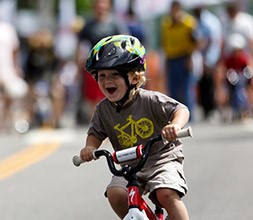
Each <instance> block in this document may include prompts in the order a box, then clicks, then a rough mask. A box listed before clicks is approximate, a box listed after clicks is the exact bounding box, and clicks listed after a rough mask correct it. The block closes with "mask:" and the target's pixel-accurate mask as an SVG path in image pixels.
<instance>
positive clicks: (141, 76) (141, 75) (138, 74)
mask: <svg viewBox="0 0 253 220" xmlns="http://www.w3.org/2000/svg"><path fill="white" fill-rule="evenodd" d="M129 74H132V75H133V76H136V77H138V78H139V82H138V83H137V85H136V89H138V88H140V87H141V86H142V85H145V83H146V81H147V79H146V76H145V72H144V71H131V72H129Z"/></svg>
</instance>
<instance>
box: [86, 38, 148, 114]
mask: <svg viewBox="0 0 253 220" xmlns="http://www.w3.org/2000/svg"><path fill="white" fill-rule="evenodd" d="M101 69H115V70H117V71H118V72H119V73H120V74H121V76H122V77H123V78H124V80H125V82H126V84H127V87H128V89H127V91H126V94H125V95H124V97H123V98H122V99H121V100H119V101H117V102H116V105H117V112H120V110H121V108H122V106H123V105H124V103H125V102H126V101H127V100H128V98H129V94H130V91H131V90H132V89H135V88H136V85H131V84H130V82H129V80H128V72H130V71H145V70H146V51H145V48H144V46H143V45H142V44H141V43H140V41H139V40H138V39H137V38H136V37H133V36H130V35H114V36H109V37H106V38H103V39H102V40H100V41H99V42H98V43H97V44H96V45H95V46H94V47H93V48H92V50H91V51H90V53H89V55H88V59H87V62H86V70H87V71H88V72H89V73H91V74H92V75H94V77H95V79H96V80H97V71H98V70H101Z"/></svg>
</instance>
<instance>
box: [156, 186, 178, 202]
mask: <svg viewBox="0 0 253 220" xmlns="http://www.w3.org/2000/svg"><path fill="white" fill-rule="evenodd" d="M156 197H157V200H158V201H159V203H160V204H161V205H162V206H163V204H164V203H168V202H173V200H175V199H176V200H178V199H180V196H179V194H178V192H177V191H176V190H173V189H168V188H164V189H157V190H156Z"/></svg>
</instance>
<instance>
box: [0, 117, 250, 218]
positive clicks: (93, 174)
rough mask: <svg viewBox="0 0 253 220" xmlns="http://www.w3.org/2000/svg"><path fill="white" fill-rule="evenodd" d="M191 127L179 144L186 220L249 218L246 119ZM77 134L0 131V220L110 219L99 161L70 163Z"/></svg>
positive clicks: (105, 172)
mask: <svg viewBox="0 0 253 220" xmlns="http://www.w3.org/2000/svg"><path fill="white" fill-rule="evenodd" d="M191 126H192V128H193V131H194V138H192V139H190V138H187V139H183V142H184V145H185V146H184V153H185V156H186V160H185V173H186V177H187V180H188V186H189V192H188V194H187V195H186V196H185V198H184V201H185V204H186V206H187V208H188V211H189V215H190V219H191V220H211V219H212V220H213V219H218V220H237V219H239V220H252V219H253V211H252V207H253V189H252V185H253V172H252V167H253V160H252V155H253V122H250V123H247V124H219V125H211V124H207V123H199V124H192V125H191ZM85 135H86V128H85V127H83V128H78V129H62V130H56V131H53V130H37V131H36V130H34V131H31V132H29V133H28V134H25V135H18V134H15V133H11V134H0V219H1V220H72V219H75V220H86V219H89V220H99V219H104V220H112V219H117V217H116V216H115V215H114V213H113V212H112V211H111V209H110V207H109V205H108V203H107V201H106V199H105V198H104V196H103V193H104V189H105V187H106V185H107V183H108V181H109V180H110V173H109V172H108V169H107V167H106V164H105V160H104V159H101V160H97V161H95V162H93V163H87V164H85V165H83V166H81V167H79V168H76V167H74V166H73V165H72V161H71V160H72V156H73V155H75V154H78V153H79V150H80V149H81V146H82V144H83V140H84V139H85ZM108 145H109V144H108V143H105V145H104V147H106V148H107V147H108ZM109 149H110V147H109Z"/></svg>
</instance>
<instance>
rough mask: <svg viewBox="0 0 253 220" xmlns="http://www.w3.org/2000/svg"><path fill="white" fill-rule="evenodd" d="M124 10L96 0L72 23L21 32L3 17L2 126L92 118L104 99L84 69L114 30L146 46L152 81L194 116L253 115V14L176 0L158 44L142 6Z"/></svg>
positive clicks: (24, 127)
mask: <svg viewBox="0 0 253 220" xmlns="http://www.w3.org/2000/svg"><path fill="white" fill-rule="evenodd" d="M135 5H136V3H135V1H134V0H129V4H128V8H127V10H126V12H125V13H124V14H121V15H120V16H119V15H117V14H116V13H115V11H113V1H111V0H94V1H93V8H92V10H93V11H92V13H91V16H90V17H89V18H88V19H84V18H82V17H76V18H75V19H74V21H73V22H71V25H70V26H69V27H67V28H66V27H64V28H60V27H59V28H58V29H57V30H56V31H52V30H50V29H46V28H43V29H40V30H39V31H36V32H34V33H32V34H31V35H29V36H28V37H27V38H25V39H24V38H20V37H19V36H18V34H17V31H16V30H15V27H14V26H13V25H12V24H11V23H7V22H5V21H3V20H0V33H1V35H0V45H1V46H0V110H1V111H0V132H1V131H6V130H9V129H12V128H13V127H14V128H15V129H16V130H17V131H18V132H21V133H25V132H27V131H28V130H29V129H33V128H38V127H43V128H45V127H46V128H48V127H49V128H61V127H66V126H77V125H83V124H86V123H88V122H89V119H90V117H91V114H92V112H93V109H94V108H95V106H96V104H97V103H98V102H99V101H100V100H101V99H103V98H104V96H103V94H102V93H101V91H100V90H99V88H98V86H97V83H96V82H95V80H94V79H93V78H92V76H91V75H90V74H88V73H87V72H86V71H85V69H84V65H85V58H86V57H87V55H88V52H89V50H90V49H91V47H93V46H94V45H95V44H96V42H98V41H99V40H100V39H101V38H103V37H105V36H108V35H114V34H131V35H133V36H136V37H137V38H138V39H139V40H140V41H141V42H142V43H143V44H144V46H145V47H146V49H147V71H146V74H147V78H148V82H147V84H146V85H145V86H146V88H148V89H152V90H158V91H161V92H164V93H166V94H168V95H170V96H171V97H173V98H175V99H177V100H178V101H180V102H182V103H184V104H186V105H187V106H188V107H189V109H190V111H191V113H192V114H191V115H192V118H191V120H192V121H197V120H210V121H217V122H232V121H241V120H248V119H251V118H252V116H253V62H252V61H253V16H252V14H251V13H250V12H246V11H245V10H242V8H240V5H238V4H237V1H235V2H233V1H229V2H228V3H226V4H222V5H220V6H219V7H221V8H222V9H223V10H222V11H223V12H224V13H223V16H222V17H221V16H219V14H216V13H215V12H214V11H212V10H210V9H209V5H205V4H204V3H199V4H195V5H194V6H192V7H190V8H184V6H183V5H182V4H181V3H180V1H172V2H171V4H170V6H169V7H168V10H167V13H166V14H163V15H162V16H161V17H160V18H159V22H158V28H157V30H158V31H156V32H155V33H153V35H156V38H157V39H159V40H158V45H159V46H158V48H155V49H153V48H152V47H151V46H150V45H149V42H150V39H151V38H152V37H153V36H150V34H149V33H148V31H147V28H148V27H147V25H144V24H143V22H142V21H141V19H140V18H139V16H138V13H136V10H135Z"/></svg>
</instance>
